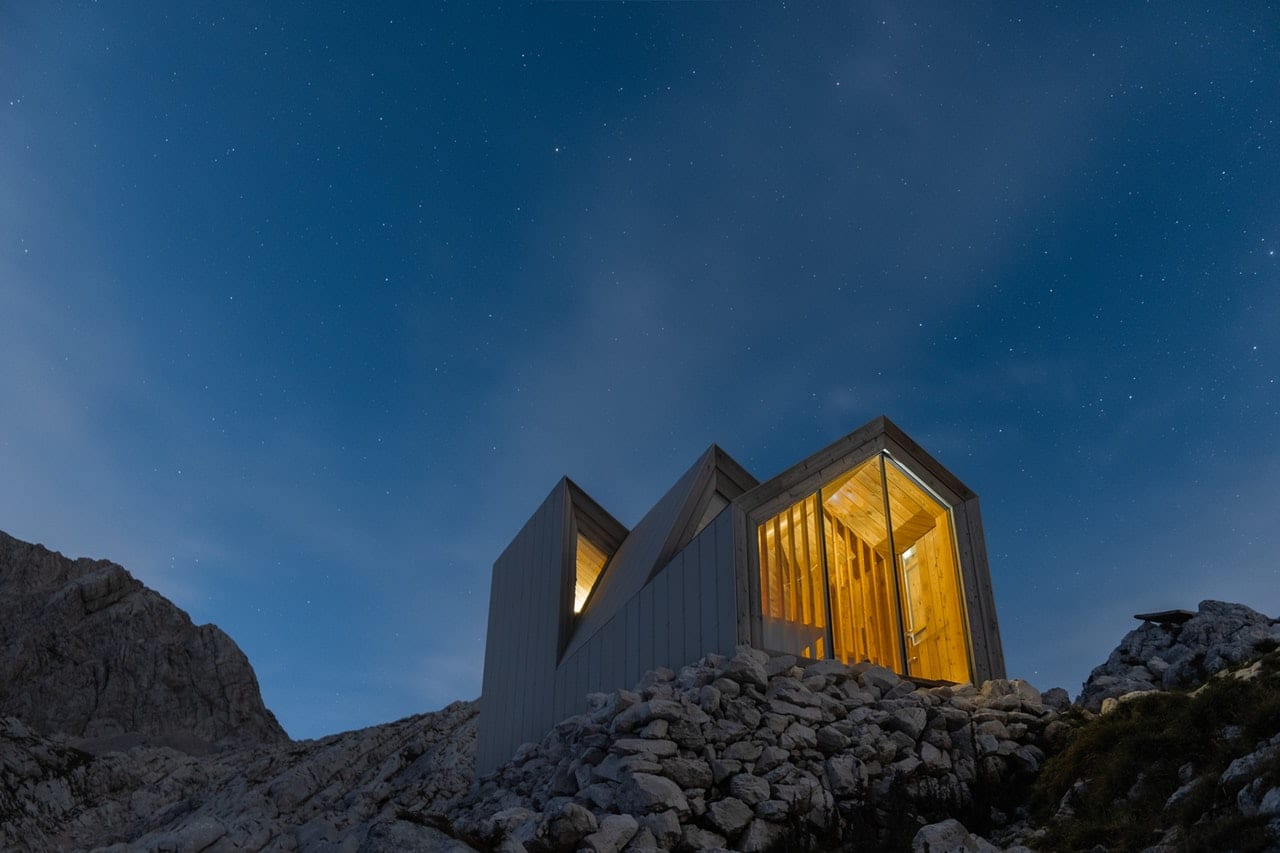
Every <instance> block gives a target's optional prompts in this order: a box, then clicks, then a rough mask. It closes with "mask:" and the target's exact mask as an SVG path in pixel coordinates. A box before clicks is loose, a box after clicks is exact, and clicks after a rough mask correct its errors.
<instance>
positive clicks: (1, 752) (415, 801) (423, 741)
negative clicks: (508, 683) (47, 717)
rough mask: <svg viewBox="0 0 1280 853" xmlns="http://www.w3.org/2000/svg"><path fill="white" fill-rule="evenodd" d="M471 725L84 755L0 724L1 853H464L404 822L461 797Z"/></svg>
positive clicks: (458, 716) (424, 718)
mask: <svg viewBox="0 0 1280 853" xmlns="http://www.w3.org/2000/svg"><path fill="white" fill-rule="evenodd" d="M475 720H476V706H475V703H474V702H456V703H454V704H453V705H450V706H449V707H447V708H445V709H443V710H441V711H437V712H435V713H432V714H422V715H419V716H415V717H408V718H406V719H404V720H400V721H398V722H395V723H387V724H385V725H381V726H374V727H372V728H368V729H362V730H360V731H354V732H346V733H343V734H340V735H333V736H331V737H327V738H323V739H321V740H315V741H301V742H297V743H278V744H271V745H266V746H259V747H247V748H242V749H234V750H226V751H223V752H219V753H217V754H214V755H204V756H195V755H188V754H186V753H183V752H179V751H177V750H174V749H171V748H168V747H154V746H135V747H133V748H131V749H129V750H125V751H107V752H103V753H102V754H100V755H97V756H94V755H90V754H88V753H86V752H82V751H80V750H78V749H75V748H73V747H72V746H70V744H69V742H68V739H67V738H65V737H63V736H52V737H49V736H44V735H40V734H38V733H36V732H34V731H32V730H31V729H30V728H29V727H28V726H26V725H24V724H23V723H22V722H21V721H19V720H16V719H13V718H0V849H4V850H88V849H103V850H111V851H120V853H123V851H139V850H167V851H174V850H181V851H185V850H193V851H194V850H206V849H209V850H273V851H283V850H316V849H332V850H350V851H400V850H440V851H465V850H468V849H470V848H468V847H467V846H466V845H463V844H460V843H458V842H456V841H454V840H452V839H450V838H449V837H448V836H446V835H444V834H442V833H441V832H440V831H439V830H438V829H436V828H434V827H432V826H430V825H427V824H425V823H423V822H422V821H420V820H416V819H414V817H413V816H415V815H418V814H421V813H424V812H428V811H434V810H440V809H442V808H447V803H448V802H449V801H450V800H452V799H454V798H456V797H458V796H459V795H461V794H463V793H464V792H466V791H467V790H469V789H470V788H471V785H472V780H473V774H474V767H475ZM406 816H408V817H406Z"/></svg>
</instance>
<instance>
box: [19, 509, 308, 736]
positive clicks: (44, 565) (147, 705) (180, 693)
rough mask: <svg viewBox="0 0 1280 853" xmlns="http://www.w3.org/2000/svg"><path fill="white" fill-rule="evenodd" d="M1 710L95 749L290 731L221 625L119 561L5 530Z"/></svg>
mask: <svg viewBox="0 0 1280 853" xmlns="http://www.w3.org/2000/svg"><path fill="white" fill-rule="evenodd" d="M0 715H5V716H14V717H18V718H20V719H21V720H22V721H23V722H25V723H26V724H27V725H28V726H30V727H31V728H33V729H34V730H35V731H37V732H40V733H43V734H53V733H62V734H66V735H71V736H73V737H78V738H82V739H85V741H86V744H85V745H86V746H87V747H88V748H91V749H97V748H100V747H103V746H109V745H117V746H123V745H128V744H130V743H138V742H142V741H145V740H150V741H153V742H163V743H169V744H171V745H174V746H179V747H182V748H185V749H188V750H193V751H200V750H202V749H207V748H208V746H209V745H211V744H216V743H231V744H237V745H245V744H257V743H276V742H279V741H283V740H287V735H286V734H285V732H284V730H283V729H282V728H281V727H280V724H279V723H278V722H277V721H276V718H275V716H274V715H273V714H272V713H271V712H270V711H268V710H267V709H266V707H265V706H264V705H263V704H262V696H261V694H260V693H259V690H258V679H257V677H256V676H255V675H254V672H253V667H251V666H250V665H249V661H248V659H247V658H246V657H245V656H244V653H243V652H242V651H240V648H239V647H238V646H236V644H235V642H234V641H232V639H231V638H230V637H228V636H227V635H226V634H224V633H223V632H222V631H221V630H220V629H219V628H217V627H216V626H214V625H200V626H196V625H193V624H192V622H191V619H190V617H188V616H187V614H186V613H184V612H183V611H182V610H180V609H178V608H177V607H176V606H174V604H173V603H172V602H170V601H169V600H168V599H166V598H164V597H163V596H161V595H159V594H158V593H156V592H153V591H152V590H150V589H147V588H146V587H145V586H143V585H142V584H141V583H140V582H139V581H137V580H135V579H134V578H133V577H132V576H131V575H130V574H129V573H128V572H127V571H125V570H124V569H123V568H121V567H120V566H118V565H116V564H115V563H111V562H108V561H106V560H90V559H86V558H81V559H78V560H71V559H68V558H66V557H64V556H62V555H61V554H59V553H57V552H54V551H49V550H48V549H46V548H44V547H42V546H40V545H30V544H27V543H26V542H20V541H18V540H17V539H14V538H13V537H11V536H8V535H6V534H5V533H0Z"/></svg>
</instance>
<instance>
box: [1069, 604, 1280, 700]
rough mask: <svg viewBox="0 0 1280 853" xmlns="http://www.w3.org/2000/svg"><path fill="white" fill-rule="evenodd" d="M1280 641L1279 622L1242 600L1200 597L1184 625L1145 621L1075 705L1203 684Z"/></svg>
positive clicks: (1091, 677)
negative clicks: (1195, 610)
mask: <svg viewBox="0 0 1280 853" xmlns="http://www.w3.org/2000/svg"><path fill="white" fill-rule="evenodd" d="M1277 645H1280V620H1276V619H1271V618H1270V617H1267V616H1264V615H1262V614H1261V613H1259V612H1258V611H1256V610H1253V609H1251V608H1249V607H1246V606H1244V605H1243V604H1229V603H1227V602H1224V601H1202V602H1200V606H1199V608H1198V610H1197V612H1196V614H1195V615H1194V616H1192V617H1191V618H1190V619H1189V620H1187V621H1186V622H1183V623H1181V624H1156V623H1153V622H1144V623H1142V625H1141V627H1138V628H1135V629H1134V630H1132V631H1130V632H1129V633H1128V634H1125V636H1124V639H1123V640H1121V641H1120V645H1119V646H1117V647H1116V648H1115V650H1114V651H1113V652H1112V653H1111V655H1110V656H1109V657H1108V658H1107V662H1106V663H1104V664H1102V665H1101V666H1099V667H1097V668H1095V669H1094V670H1093V672H1092V673H1090V675H1089V678H1088V680H1086V681H1085V683H1084V689H1083V691H1082V692H1081V694H1080V697H1079V698H1078V699H1077V700H1076V703H1077V704H1079V705H1080V706H1081V707H1084V708H1086V709H1088V710H1090V711H1095V712H1096V711H1099V710H1101V708H1102V703H1103V702H1104V701H1105V700H1107V699H1119V698H1120V697H1123V696H1126V695H1129V694H1133V693H1142V692H1146V691H1152V690H1176V689H1180V688H1188V687H1194V686H1196V685H1198V684H1203V683H1204V682H1205V681H1207V680H1208V679H1209V678H1210V676H1212V675H1213V674H1214V673H1217V672H1220V671H1221V670H1224V669H1226V668H1227V667H1230V666H1235V665H1237V664H1241V663H1244V662H1246V661H1250V660H1253V659H1255V658H1257V657H1259V656H1260V655H1261V654H1262V652H1263V651H1269V650H1270V649H1272V648H1275V647H1276V646H1277Z"/></svg>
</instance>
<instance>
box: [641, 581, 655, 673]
mask: <svg viewBox="0 0 1280 853" xmlns="http://www.w3.org/2000/svg"><path fill="white" fill-rule="evenodd" d="M638 598H639V599H640V608H639V609H640V660H639V664H640V666H639V672H638V673H637V675H636V677H637V678H639V674H640V673H644V672H648V671H649V670H651V669H653V667H654V663H653V661H654V651H653V647H654V643H655V642H656V640H655V631H654V627H653V626H654V619H653V584H652V583H650V584H646V585H645V587H644V589H642V590H640V595H639V596H638Z"/></svg>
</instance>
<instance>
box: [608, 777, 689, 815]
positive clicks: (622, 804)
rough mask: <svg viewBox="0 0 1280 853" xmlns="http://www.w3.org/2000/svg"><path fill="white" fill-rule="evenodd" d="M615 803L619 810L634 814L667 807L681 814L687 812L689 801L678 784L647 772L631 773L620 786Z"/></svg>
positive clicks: (656, 810) (642, 813)
mask: <svg viewBox="0 0 1280 853" xmlns="http://www.w3.org/2000/svg"><path fill="white" fill-rule="evenodd" d="M617 803H618V808H619V810H621V811H623V812H627V813H628V814H635V815H645V814H649V813H650V812H658V811H666V810H667V809H675V810H676V811H677V812H678V813H680V814H681V815H686V814H688V813H689V801H688V800H687V799H686V798H685V795H684V791H682V790H680V786H679V785H677V784H676V783H675V782H672V781H671V780H670V779H667V778H665V777H663V776H653V775H650V774H648V773H633V774H632V775H631V778H630V779H628V780H627V781H626V782H625V783H623V785H622V786H621V788H620V790H619V792H618V796H617Z"/></svg>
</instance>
